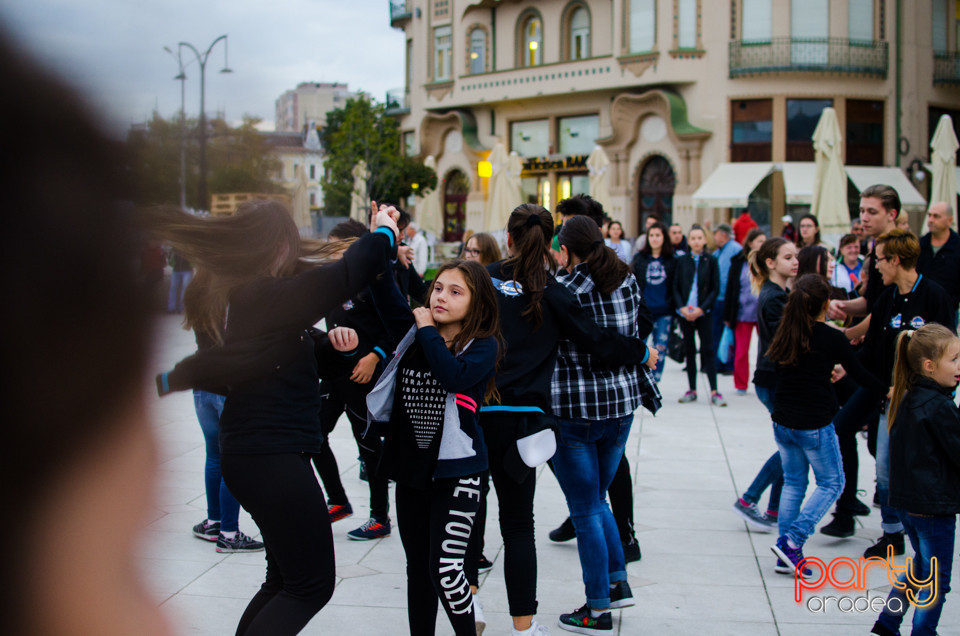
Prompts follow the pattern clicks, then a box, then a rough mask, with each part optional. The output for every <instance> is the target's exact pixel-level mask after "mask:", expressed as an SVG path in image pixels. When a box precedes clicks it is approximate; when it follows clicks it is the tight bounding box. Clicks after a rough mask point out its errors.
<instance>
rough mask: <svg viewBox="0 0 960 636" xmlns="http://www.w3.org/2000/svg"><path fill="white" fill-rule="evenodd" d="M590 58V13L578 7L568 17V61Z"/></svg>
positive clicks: (584, 8)
mask: <svg viewBox="0 0 960 636" xmlns="http://www.w3.org/2000/svg"><path fill="white" fill-rule="evenodd" d="M588 57H590V13H589V12H588V11H587V9H586V7H583V6H580V7H577V8H576V9H574V10H573V13H572V14H571V15H570V59H571V60H582V59H584V58H588Z"/></svg>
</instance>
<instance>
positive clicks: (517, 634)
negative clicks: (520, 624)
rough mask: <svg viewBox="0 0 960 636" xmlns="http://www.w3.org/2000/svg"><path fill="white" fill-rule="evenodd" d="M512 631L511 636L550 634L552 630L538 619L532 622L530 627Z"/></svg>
mask: <svg viewBox="0 0 960 636" xmlns="http://www.w3.org/2000/svg"><path fill="white" fill-rule="evenodd" d="M511 631H512V634H511V636H550V631H549V630H548V629H547V628H546V627H544V626H543V625H541V624H540V623H538V622H537V621H533V622H532V623H531V624H530V629H525V630H523V631H519V630H516V629H514V630H511Z"/></svg>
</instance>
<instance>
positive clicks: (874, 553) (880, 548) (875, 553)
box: [863, 532, 906, 559]
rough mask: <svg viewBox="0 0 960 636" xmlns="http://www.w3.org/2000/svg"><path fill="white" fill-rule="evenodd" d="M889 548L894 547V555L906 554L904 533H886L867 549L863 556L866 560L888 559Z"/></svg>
mask: <svg viewBox="0 0 960 636" xmlns="http://www.w3.org/2000/svg"><path fill="white" fill-rule="evenodd" d="M887 546H892V547H893V553H894V555H900V554H903V553H904V552H906V550H905V547H904V545H903V532H884V533H883V536H882V537H880V538H879V539H877V542H876V543H874V544H873V545H872V546H870V547H869V548H867V549H866V550H865V551H864V553H863V556H864V557H866V558H868V559H869V558H870V557H880V558H881V559H885V558H887Z"/></svg>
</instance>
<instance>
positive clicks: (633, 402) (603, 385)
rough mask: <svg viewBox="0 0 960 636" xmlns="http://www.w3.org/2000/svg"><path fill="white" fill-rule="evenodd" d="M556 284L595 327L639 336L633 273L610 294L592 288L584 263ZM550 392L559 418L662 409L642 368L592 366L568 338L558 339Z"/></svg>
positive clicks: (604, 416) (637, 292)
mask: <svg viewBox="0 0 960 636" xmlns="http://www.w3.org/2000/svg"><path fill="white" fill-rule="evenodd" d="M557 282H559V283H560V284H561V285H563V286H564V287H566V288H567V289H568V290H569V291H570V292H572V293H573V294H574V295H575V296H576V297H577V300H578V301H579V303H580V305H581V306H582V307H584V308H586V309H588V310H589V311H590V312H591V313H592V314H593V319H594V320H595V321H596V323H597V325H599V326H600V327H613V328H616V330H617V331H618V332H619V333H621V334H622V335H625V336H633V337H634V338H636V337H637V314H638V310H639V306H638V305H639V301H640V287H639V286H638V285H637V281H636V279H635V278H634V277H633V274H629V275H628V276H627V277H626V278H625V279H624V280H623V282H622V283H621V284H620V287H619V288H617V289H615V290H614V291H613V292H612V293H611V294H610V295H603V294H601V293H600V292H599V290H597V289H596V288H595V287H594V283H593V279H592V278H590V274H589V273H588V272H587V267H586V265H584V264H580V265H578V266H576V267H575V268H573V271H572V272H570V273H568V274H562V275H559V276H557ZM550 388H551V395H552V401H553V412H554V414H555V415H556V416H557V417H559V418H561V419H585V420H606V419H612V418H615V417H625V416H627V415H630V414H631V413H633V412H634V411H635V410H636V409H637V407H638V406H640V405H641V404H643V405H644V406H645V407H646V408H647V409H649V410H650V411H651V412H653V413H656V410H657V409H659V408H660V392H659V391H658V390H657V385H656V383H655V382H654V381H653V377H652V376H651V375H650V374H649V372H647V370H646V367H645V366H640V367H637V366H627V367H620V368H618V369H611V368H609V367H607V366H605V365H603V364H601V363H599V362H595V361H594V360H593V359H592V357H591V356H590V354H589V353H587V352H584V351H578V350H577V348H576V347H575V346H574V345H573V343H572V342H570V341H569V340H561V341H560V344H559V356H558V357H557V366H556V369H555V370H554V372H553V379H552V380H551V387H550Z"/></svg>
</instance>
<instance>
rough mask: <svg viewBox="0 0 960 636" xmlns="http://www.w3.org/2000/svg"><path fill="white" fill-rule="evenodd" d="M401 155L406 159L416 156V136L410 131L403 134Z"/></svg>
mask: <svg viewBox="0 0 960 636" xmlns="http://www.w3.org/2000/svg"><path fill="white" fill-rule="evenodd" d="M403 154H404V155H406V156H407V157H412V156H414V155H416V154H417V136H416V134H415V133H414V132H413V131H412V130H407V131H404V133H403Z"/></svg>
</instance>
